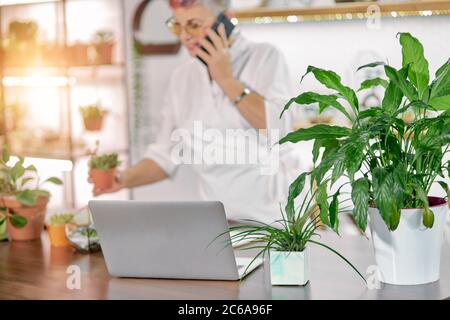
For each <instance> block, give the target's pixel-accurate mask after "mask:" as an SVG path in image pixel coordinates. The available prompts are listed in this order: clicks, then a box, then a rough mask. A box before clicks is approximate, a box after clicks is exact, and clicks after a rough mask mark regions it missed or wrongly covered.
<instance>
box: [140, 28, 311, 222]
mask: <svg viewBox="0 0 450 320" xmlns="http://www.w3.org/2000/svg"><path fill="white" fill-rule="evenodd" d="M230 58H231V64H232V69H233V74H234V77H235V79H238V80H239V81H241V82H242V83H244V84H246V85H247V86H248V87H249V88H251V89H252V90H254V91H255V92H257V93H259V94H260V95H261V96H263V97H264V98H265V110H266V122H267V130H268V132H271V131H270V130H273V129H274V130H279V136H278V137H276V136H275V139H274V140H273V138H272V141H271V142H270V141H268V139H267V138H266V139H264V138H263V139H259V140H257V139H252V138H248V141H250V142H249V145H250V144H251V145H252V146H256V145H259V146H262V147H261V148H260V149H258V150H260V151H261V150H267V148H265V147H264V146H266V145H267V144H268V143H270V145H273V143H275V142H277V141H278V140H279V139H280V138H282V137H284V136H285V135H286V134H287V133H288V132H290V131H292V127H293V126H292V113H291V112H287V113H285V114H284V115H283V117H282V118H281V119H280V113H281V111H282V110H283V107H284V105H285V104H286V102H287V101H288V100H289V99H290V98H292V97H293V96H294V95H295V90H294V88H293V84H292V83H290V80H289V79H291V78H290V77H289V70H288V68H287V65H286V62H285V60H284V57H283V55H282V54H281V52H280V51H279V50H278V49H276V48H275V47H274V46H272V45H270V44H267V43H253V42H250V41H248V40H246V39H245V38H244V37H242V36H241V35H240V34H239V33H237V34H236V40H235V42H234V43H233V45H232V46H231V47H230ZM160 121H161V123H160V130H159V131H158V133H157V136H156V139H155V140H154V142H153V143H152V144H151V145H149V147H148V149H147V151H146V153H145V155H144V157H145V158H149V159H152V160H154V161H155V162H156V163H158V164H159V166H160V167H161V168H162V169H163V170H164V171H165V172H166V173H167V174H168V176H169V177H172V176H173V175H174V174H175V172H176V168H177V166H178V164H179V162H178V159H177V158H176V157H175V159H174V150H175V149H176V150H179V147H180V146H182V147H183V151H181V152H178V153H176V152H175V154H181V155H183V156H185V155H186V157H187V158H189V155H191V156H192V155H193V156H192V157H191V159H193V160H192V161H191V163H192V162H194V161H195V159H196V160H197V161H198V163H197V164H193V165H192V167H193V169H194V170H195V172H196V173H197V175H198V177H199V179H198V180H199V186H198V187H199V190H200V194H201V196H202V198H203V199H204V200H210V201H212V200H218V201H221V202H222V203H223V204H224V206H225V210H226V214H227V218H228V219H229V220H234V221H238V220H243V219H251V220H257V221H261V222H264V223H272V222H274V221H275V220H279V219H281V213H280V205H281V206H282V207H283V208H284V206H285V203H286V199H287V192H288V188H289V185H290V183H291V182H292V181H293V180H294V179H295V178H296V176H297V175H298V174H300V170H301V169H303V168H301V164H300V163H299V160H298V159H299V157H298V156H296V155H295V152H294V148H293V146H292V145H290V144H286V145H282V146H281V148H280V152H279V159H280V160H279V166H278V170H276V172H275V174H271V175H268V174H267V168H266V171H265V173H263V172H264V168H265V167H264V166H263V165H262V164H261V162H260V163H254V162H250V161H247V162H246V163H244V164H239V163H237V164H236V163H235V164H229V163H228V164H227V162H226V160H224V161H223V162H225V163H223V162H220V161H216V163H211V162H206V163H205V161H204V160H202V158H201V157H200V158H198V157H197V158H195V154H196V152H197V155H202V151H203V152H205V150H207V149H208V146H212V145H214V148H213V149H212V150H219V151H220V152H223V153H224V154H226V155H223V157H222V158H223V159H225V158H226V156H228V155H230V153H226V152H233V151H234V152H235V153H236V154H240V155H243V154H247V153H248V152H247V153H245V150H242V148H241V149H239V150H236V146H235V145H234V144H230V143H229V142H230V140H225V138H224V139H212V137H211V136H213V137H214V136H216V135H219V138H220V137H226V136H225V134H226V133H227V132H230V131H227V130H230V129H233V130H236V129H243V130H255V129H253V128H252V126H251V125H250V124H249V123H248V121H247V120H246V119H245V118H244V117H243V116H242V114H241V113H240V112H239V110H238V109H237V107H236V106H235V105H234V104H233V102H232V101H230V99H229V98H228V97H227V96H226V95H225V94H224V93H223V91H222V89H221V88H220V87H219V86H218V85H217V83H216V82H214V81H210V79H209V75H208V71H207V68H206V67H205V66H204V65H203V64H202V63H201V62H200V61H198V60H197V59H192V60H190V61H187V62H186V63H183V64H182V65H180V66H179V67H177V68H176V69H175V71H174V72H173V74H172V76H171V80H170V82H169V85H168V87H167V93H166V96H165V102H164V105H163V106H162V110H161V119H160ZM199 128H201V129H202V131H200V130H198V129H199ZM211 129H214V131H211ZM208 130H209V131H211V132H210V133H213V134H212V135H211V134H209V135H208V134H205V131H208ZM241 131H242V130H241ZM176 132H178V133H180V132H181V133H182V134H181V136H184V137H185V139H183V140H182V141H183V142H182V143H180V140H177V139H175V138H174V137H179V136H180V134H176ZM199 132H201V133H202V134H199ZM253 132H256V131H253ZM233 133H234V134H236V131H233ZM238 133H239V132H238ZM238 136H241V137H244V136H245V135H244V134H238ZM263 137H264V136H263ZM235 141H236V140H235ZM249 149H250V147H249ZM243 151H244V153H242V152H243ZM215 155H217V154H215ZM231 155H232V154H231ZM272 155H275V156H276V155H277V154H276V153H272ZM268 157H269V153H268V152H267V154H265V155H263V156H262V159H263V161H262V162H264V161H267V160H268ZM219 158H220V153H219ZM199 159H200V160H199ZM217 162H218V163H217ZM222 163H223V164H222ZM262 173H263V174H262Z"/></svg>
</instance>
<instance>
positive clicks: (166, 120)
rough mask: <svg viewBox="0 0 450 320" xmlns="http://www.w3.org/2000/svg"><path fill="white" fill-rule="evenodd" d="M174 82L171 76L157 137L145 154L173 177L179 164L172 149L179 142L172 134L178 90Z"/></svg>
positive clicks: (174, 127)
mask: <svg viewBox="0 0 450 320" xmlns="http://www.w3.org/2000/svg"><path fill="white" fill-rule="evenodd" d="M173 82H174V76H172V77H171V80H170V83H169V87H168V90H167V91H166V93H165V96H164V102H163V104H162V107H161V113H160V116H159V123H158V125H159V128H158V131H157V133H156V136H155V139H154V140H153V142H152V143H151V144H150V145H149V146H148V147H147V150H146V152H145V154H144V156H143V158H145V159H151V160H153V161H155V162H156V163H157V164H158V165H159V167H160V168H161V169H162V170H164V171H165V172H166V174H167V175H168V176H169V177H173V175H174V174H175V172H176V169H177V167H178V165H179V164H178V163H177V162H176V161H175V159H173V157H172V150H173V148H174V146H175V144H176V143H179V142H177V141H174V139H172V134H173V132H174V130H175V129H176V117H175V116H176V113H175V108H176V92H174V88H173Z"/></svg>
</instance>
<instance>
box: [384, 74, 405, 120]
mask: <svg viewBox="0 0 450 320" xmlns="http://www.w3.org/2000/svg"><path fill="white" fill-rule="evenodd" d="M402 99H403V93H402V91H401V90H400V89H399V88H398V87H397V86H396V85H395V84H394V82H392V81H391V82H389V84H388V86H387V88H386V91H385V92H384V97H383V101H382V102H381V108H382V109H383V110H384V111H386V112H388V113H389V114H392V113H394V112H395V111H396V110H397V109H398V108H399V107H400V104H401V103H402Z"/></svg>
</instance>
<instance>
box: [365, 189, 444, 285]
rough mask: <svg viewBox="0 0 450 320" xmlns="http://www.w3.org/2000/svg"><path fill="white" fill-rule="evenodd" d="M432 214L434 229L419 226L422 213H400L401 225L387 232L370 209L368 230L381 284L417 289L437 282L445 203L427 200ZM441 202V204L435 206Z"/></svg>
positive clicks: (416, 211)
mask: <svg viewBox="0 0 450 320" xmlns="http://www.w3.org/2000/svg"><path fill="white" fill-rule="evenodd" d="M429 199H430V203H431V204H433V203H438V204H437V205H434V206H433V205H432V206H430V209H431V210H432V211H433V213H434V225H433V228H431V229H427V228H425V226H424V225H423V223H422V212H423V210H422V209H403V210H401V218H400V224H399V225H398V228H397V229H396V230H395V231H389V230H388V228H387V227H386V224H385V223H384V221H383V219H382V218H381V215H380V213H379V211H378V209H376V208H372V207H369V226H370V232H371V234H372V243H373V246H374V250H375V261H376V263H377V265H378V268H379V269H378V271H379V273H378V275H379V277H380V279H379V280H380V281H382V282H384V283H388V284H395V285H417V284H425V283H430V282H434V281H437V280H439V273H440V263H441V247H442V240H443V231H444V225H445V216H446V214H447V211H448V206H447V203H446V202H445V200H444V199H441V198H435V197H429ZM437 201H440V202H437Z"/></svg>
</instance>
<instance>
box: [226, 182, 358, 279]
mask: <svg viewBox="0 0 450 320" xmlns="http://www.w3.org/2000/svg"><path fill="white" fill-rule="evenodd" d="M303 183H304V181H303ZM294 187H296V188H298V187H301V186H299V185H297V186H294ZM322 196H324V194H323V193H321V194H318V191H308V193H307V194H306V196H305V197H304V198H303V201H302V203H301V205H300V206H298V207H297V208H294V207H293V206H288V207H287V209H286V211H283V210H282V209H281V208H280V212H281V219H279V220H277V221H275V222H274V223H272V224H270V225H269V224H265V223H262V222H259V221H256V220H244V221H247V222H248V223H249V225H240V226H235V227H231V228H230V230H229V231H230V233H234V234H233V235H232V236H230V238H231V243H239V242H241V241H244V240H251V242H250V244H249V245H247V246H245V248H244V249H243V250H255V249H257V250H259V251H258V253H257V254H256V256H255V257H254V259H253V260H252V263H253V262H254V261H255V260H256V259H257V258H259V257H263V258H264V257H265V255H266V254H267V253H268V252H270V251H283V252H302V251H304V250H305V248H306V247H307V246H308V245H309V244H313V245H317V246H320V247H322V248H325V249H327V250H329V251H331V252H333V253H334V254H336V255H338V256H339V257H340V258H341V259H342V260H344V261H345V262H346V263H347V264H348V265H349V266H350V267H351V268H352V269H353V270H354V271H356V273H357V274H358V275H359V276H360V277H361V278H362V279H363V281H364V282H365V279H364V277H363V275H362V274H361V273H360V272H359V271H358V269H357V268H356V267H355V266H354V265H353V264H352V263H351V262H350V261H349V260H347V259H346V258H345V257H344V256H343V255H341V254H340V253H339V252H338V251H336V250H335V249H333V248H331V247H330V246H328V245H326V244H324V243H322V242H321V241H320V235H319V234H318V233H317V230H318V229H319V228H320V223H319V222H320V217H319V214H318V213H319V210H320V209H319V207H318V206H317V205H316V202H315V198H316V197H322ZM337 209H338V199H337V197H333V199H332V201H331V205H330V210H331V211H336V214H337ZM345 209H346V208H345V207H342V209H341V210H345ZM245 272H247V270H246V271H245Z"/></svg>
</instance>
